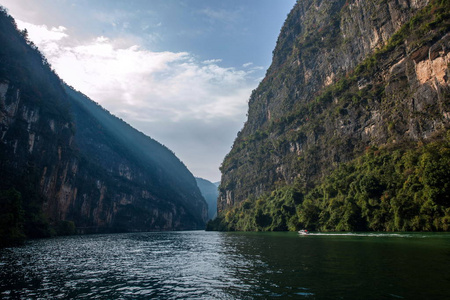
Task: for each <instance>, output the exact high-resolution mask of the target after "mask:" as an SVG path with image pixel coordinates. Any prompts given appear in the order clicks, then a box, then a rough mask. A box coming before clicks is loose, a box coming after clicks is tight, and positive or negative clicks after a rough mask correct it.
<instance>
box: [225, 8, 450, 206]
mask: <svg viewBox="0 0 450 300" xmlns="http://www.w3.org/2000/svg"><path fill="white" fill-rule="evenodd" d="M448 10H449V9H448V4H446V3H445V1H444V2H443V1H408V0H404V1H359V0H353V1H351V0H347V1H339V0H335V1H313V0H310V1H308V0H305V1H298V2H297V4H296V6H295V7H294V8H293V10H292V12H291V13H290V14H289V16H288V18H287V20H286V22H285V24H284V27H283V29H282V30H281V33H280V36H279V39H278V42H277V46H276V48H275V51H274V54H273V63H272V65H271V67H270V68H269V70H268V71H267V74H266V77H265V78H264V80H263V81H262V82H261V83H260V85H259V87H258V88H257V89H256V90H255V91H254V92H253V93H252V95H251V98H250V100H249V110H248V120H247V122H246V124H245V125H244V128H243V129H242V131H241V132H240V133H239V134H238V137H237V139H236V141H235V143H234V145H233V148H232V150H231V152H230V153H229V154H228V155H227V157H226V158H225V160H224V162H223V164H222V167H221V171H222V184H221V186H220V195H219V201H218V210H219V212H222V214H225V213H227V212H229V211H230V209H232V208H236V207H241V205H242V203H243V201H244V200H249V201H250V203H253V202H254V200H252V199H255V198H259V197H261V196H263V195H265V194H267V193H268V192H271V191H274V190H276V189H277V188H280V187H283V186H294V185H295V186H296V187H298V188H299V189H301V190H302V191H303V192H305V193H306V192H307V191H309V190H311V189H312V188H313V187H315V186H317V185H318V184H320V183H321V182H322V181H323V179H324V178H325V177H326V176H327V175H328V174H330V171H331V170H333V169H335V168H336V167H337V166H339V165H340V164H342V163H345V162H350V161H352V160H353V159H355V158H357V157H359V156H360V155H362V154H363V153H364V152H365V150H366V149H367V148H368V147H372V146H376V147H390V146H393V145H396V146H398V147H402V145H406V144H408V145H410V144H409V143H411V142H413V143H414V142H417V141H426V140H427V139H428V138H430V137H431V136H432V135H438V134H439V133H441V132H445V130H446V129H448V127H449V124H450V119H449V116H450V115H449V111H450V107H449V104H450V103H449V102H450V101H449V84H448V75H449V68H448V63H449V57H450V56H449V55H450V54H449V48H450V44H449V41H450V35H449V33H448V31H449V22H448V14H449V12H448ZM404 147H406V146H404ZM299 201H300V200H299ZM300 202H301V201H300ZM294 211H295V209H294Z"/></svg>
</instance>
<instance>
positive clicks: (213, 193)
mask: <svg viewBox="0 0 450 300" xmlns="http://www.w3.org/2000/svg"><path fill="white" fill-rule="evenodd" d="M195 179H196V180H197V186H198V187H199V189H200V192H201V193H202V195H203V197H204V198H205V200H206V203H208V219H210V220H211V219H214V218H215V217H216V216H217V197H218V196H219V189H218V184H217V183H212V182H211V181H208V180H206V179H203V178H198V177H196V178H195Z"/></svg>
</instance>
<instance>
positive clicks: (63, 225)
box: [55, 221, 77, 235]
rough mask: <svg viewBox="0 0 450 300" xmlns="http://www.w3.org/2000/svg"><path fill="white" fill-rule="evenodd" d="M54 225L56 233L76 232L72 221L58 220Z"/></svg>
mask: <svg viewBox="0 0 450 300" xmlns="http://www.w3.org/2000/svg"><path fill="white" fill-rule="evenodd" d="M55 227H56V228H55V229H56V234H57V235H74V234H76V232H77V231H76V227H75V223H74V222H72V221H59V222H58V223H57V224H56V226H55Z"/></svg>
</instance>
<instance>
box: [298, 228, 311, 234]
mask: <svg viewBox="0 0 450 300" xmlns="http://www.w3.org/2000/svg"><path fill="white" fill-rule="evenodd" d="M298 234H301V235H308V234H309V231H308V230H306V229H302V230H299V231H298Z"/></svg>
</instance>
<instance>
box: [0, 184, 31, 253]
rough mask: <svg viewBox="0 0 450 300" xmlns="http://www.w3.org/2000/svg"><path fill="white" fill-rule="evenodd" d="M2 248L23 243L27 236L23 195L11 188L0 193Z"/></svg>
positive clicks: (0, 235) (0, 237)
mask: <svg viewBox="0 0 450 300" xmlns="http://www.w3.org/2000/svg"><path fill="white" fill-rule="evenodd" d="M0 206H1V208H2V209H1V211H0V247H5V246H12V245H17V244H21V243H23V241H24V239H25V234H24V231H23V226H24V211H23V208H22V195H21V194H20V193H19V192H18V191H16V190H15V189H13V188H11V189H9V190H6V191H0Z"/></svg>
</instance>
